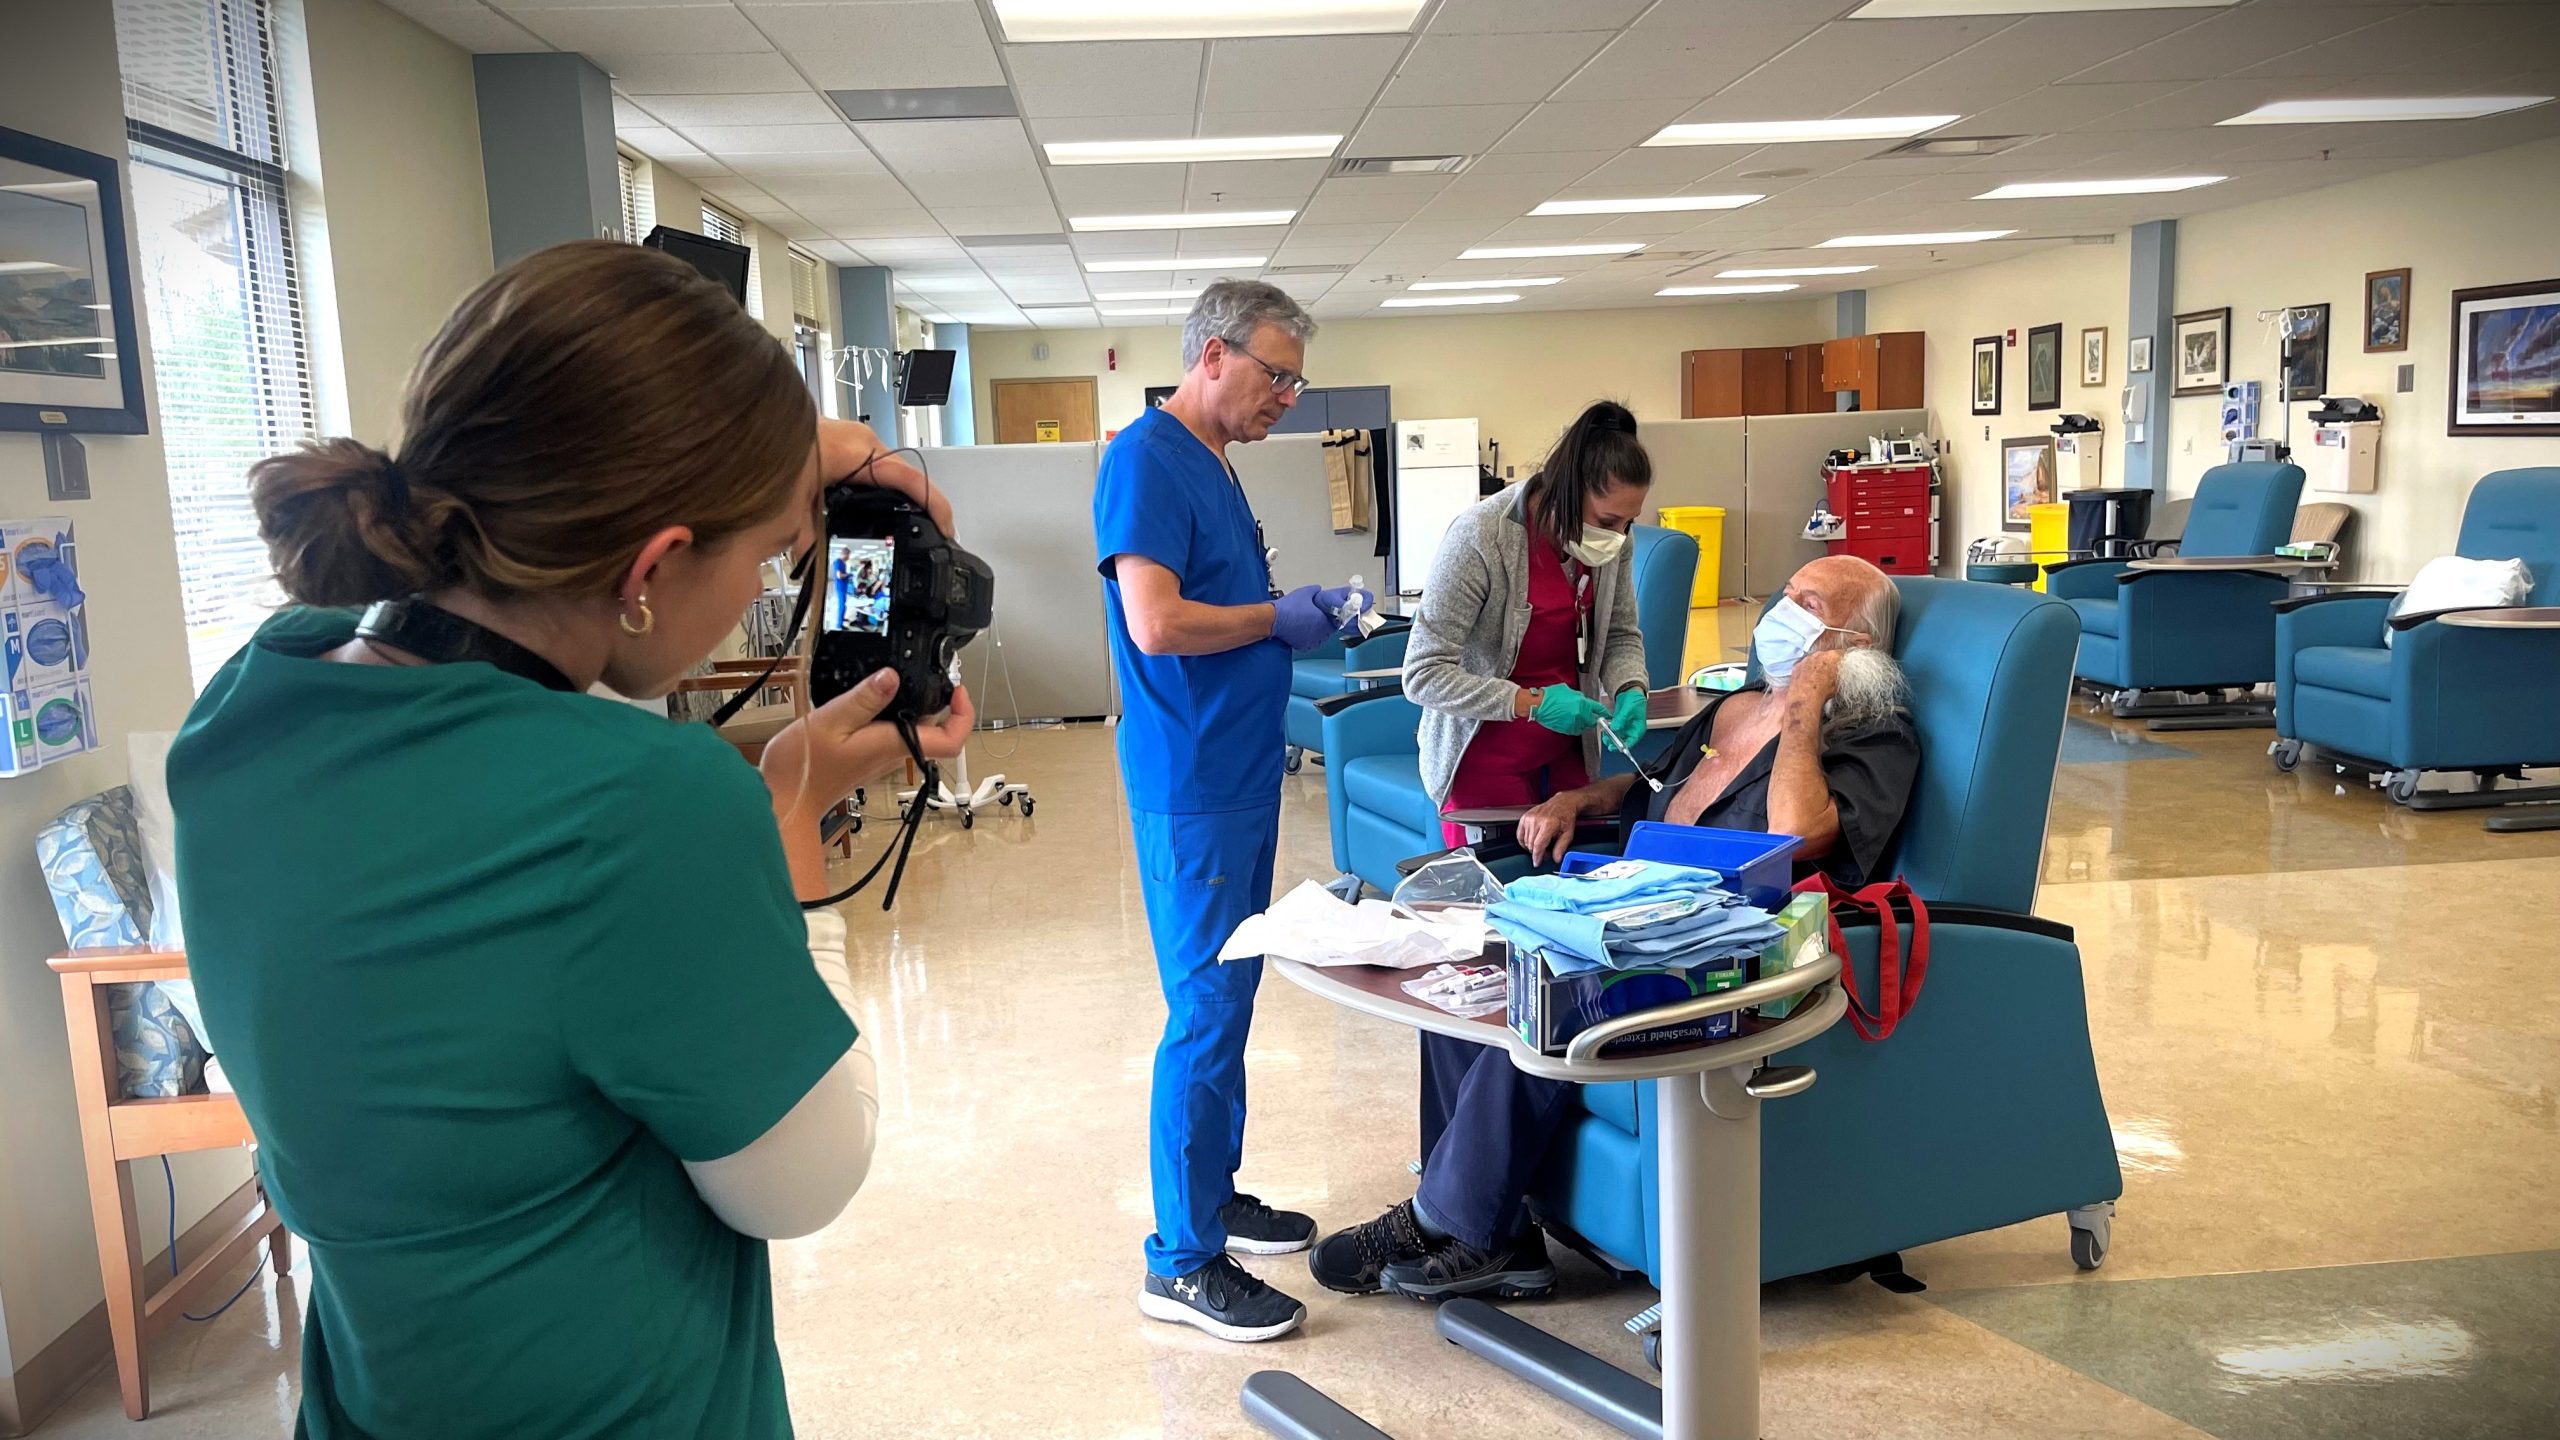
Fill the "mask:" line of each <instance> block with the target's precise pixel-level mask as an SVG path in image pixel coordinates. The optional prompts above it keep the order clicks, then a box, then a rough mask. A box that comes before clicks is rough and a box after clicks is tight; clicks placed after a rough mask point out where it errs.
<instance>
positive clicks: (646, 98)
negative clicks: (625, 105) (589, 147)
mask: <svg viewBox="0 0 2560 1440" xmlns="http://www.w3.org/2000/svg"><path fill="white" fill-rule="evenodd" d="M631 98H632V101H633V103H635V104H638V105H639V106H641V107H642V108H644V109H646V110H647V111H648V112H649V113H650V114H652V115H655V116H656V117H658V119H659V121H660V122H662V123H664V124H667V125H677V126H693V125H841V124H843V123H844V117H842V116H840V115H838V114H837V113H836V109H835V107H834V106H832V105H829V104H828V103H827V102H826V101H824V100H821V99H819V98H818V96H817V94H816V93H815V92H814V91H810V90H806V89H804V90H802V91H800V92H799V93H798V94H796V95H640V94H634V95H633V96H632V97H631Z"/></svg>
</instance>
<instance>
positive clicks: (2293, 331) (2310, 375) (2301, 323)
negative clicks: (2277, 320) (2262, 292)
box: [2283, 305, 2329, 401]
mask: <svg viewBox="0 0 2560 1440" xmlns="http://www.w3.org/2000/svg"><path fill="white" fill-rule="evenodd" d="M2284 339H2285V356H2286V359H2285V366H2284V377H2283V378H2284V398H2285V399H2286V400H2287V401H2294V400H2317V399H2319V398H2320V392H2321V391H2323V390H2326V389H2328V388H2329V307H2328V306H2326V305H2294V306H2289V307H2287V308H2286V310H2285V312H2284Z"/></svg>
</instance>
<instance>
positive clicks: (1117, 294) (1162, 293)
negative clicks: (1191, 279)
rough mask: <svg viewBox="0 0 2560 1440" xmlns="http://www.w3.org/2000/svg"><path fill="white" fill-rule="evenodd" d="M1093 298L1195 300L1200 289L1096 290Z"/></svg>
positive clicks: (1193, 287)
mask: <svg viewBox="0 0 2560 1440" xmlns="http://www.w3.org/2000/svg"><path fill="white" fill-rule="evenodd" d="M1093 298H1094V299H1096V300H1197V299H1199V298H1200V287H1199V286H1197V285H1194V286H1192V287H1191V288H1190V289H1188V290H1113V291H1110V292H1107V293H1106V292H1104V291H1100V290H1096V291H1094V292H1093Z"/></svg>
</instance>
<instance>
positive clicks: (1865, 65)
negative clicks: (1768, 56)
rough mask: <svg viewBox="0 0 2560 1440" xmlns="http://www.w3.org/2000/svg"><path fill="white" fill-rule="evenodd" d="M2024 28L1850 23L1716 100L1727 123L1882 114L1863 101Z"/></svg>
mask: <svg viewBox="0 0 2560 1440" xmlns="http://www.w3.org/2000/svg"><path fill="white" fill-rule="evenodd" d="M2016 23H2017V21H2016V19H2015V18H2014V17H2012V16H2007V15H1995V16H1981V15H1974V16H1964V17H1959V18H1950V19H1937V20H1846V21H1840V22H1837V23H1834V24H1830V25H1825V26H1823V27H1822V28H1821V29H1819V30H1816V31H1814V32H1813V33H1812V34H1811V35H1808V36H1806V37H1805V38H1804V39H1803V40H1802V41H1800V42H1798V43H1797V44H1795V45H1794V46H1791V47H1790V48H1789V49H1788V50H1787V51H1786V52H1785V53H1784V54H1781V55H1779V56H1777V57H1775V58H1774V59H1772V60H1770V61H1769V63H1767V64H1766V65H1763V66H1761V67H1760V68H1758V69H1756V70H1754V71H1752V72H1751V73H1750V74H1748V75H1746V76H1744V77H1742V78H1741V79H1739V80H1737V81H1735V82H1734V83H1733V84H1731V85H1729V86H1726V87H1725V88H1724V89H1723V90H1720V91H1718V92H1717V93H1716V97H1715V98H1716V100H1717V102H1718V103H1719V104H1720V105H1723V106H1725V107H1726V113H1725V114H1724V115H1723V116H1721V117H1719V118H1725V119H1741V120H1748V119H1772V120H1793V119H1802V118H1805V117H1808V116H1815V115H1831V114H1838V113H1841V112H1842V111H1843V110H1846V111H1848V112H1849V113H1852V114H1857V113H1864V114H1870V115H1873V114H1881V113H1884V112H1882V111H1878V110H1875V109H1871V108H1869V107H1867V106H1865V105H1863V104H1859V103H1856V102H1857V101H1858V99H1859V97H1863V96H1866V95H1870V94H1872V93H1874V92H1875V91H1878V90H1881V89H1883V88H1884V87H1886V86H1888V85H1891V84H1893V83H1895V82H1896V81H1899V80H1902V79H1905V78H1907V77H1908V76H1909V75H1910V74H1911V72H1912V71H1914V70H1917V69H1919V68H1920V67H1922V66H1924V65H1933V64H1935V63H1937V62H1938V61H1940V60H1944V59H1946V58H1947V57H1948V56H1950V55H1954V54H1956V53H1957V52H1959V51H1961V50H1964V49H1965V48H1967V47H1968V46H1971V45H1975V44H1978V43H1980V42H1981V41H1983V40H1986V39H1989V38H1990V37H1991V36H1993V35H1996V34H1998V33H1999V32H2000V31H2002V30H2005V29H2007V28H2008V27H2010V26H2011V25H2014V24H2016Z"/></svg>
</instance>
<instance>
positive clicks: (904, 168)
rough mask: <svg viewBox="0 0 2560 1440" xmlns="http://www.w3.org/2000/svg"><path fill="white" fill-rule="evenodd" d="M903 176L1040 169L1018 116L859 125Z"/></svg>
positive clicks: (865, 139) (875, 149)
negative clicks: (1007, 118)
mask: <svg viewBox="0 0 2560 1440" xmlns="http://www.w3.org/2000/svg"><path fill="white" fill-rule="evenodd" d="M854 128H855V129H856V130H858V131H859V132H861V135H862V139H863V142H864V143H865V144H868V145H869V146H870V147H871V148H872V150H873V152H874V153H876V154H878V155H879V157H880V158H881V159H882V160H883V161H885V162H887V163H888V166H889V168H890V169H892V170H894V171H896V172H898V173H899V174H900V175H921V174H945V175H973V174H991V173H1006V174H1019V173H1021V172H1023V171H1037V170H1038V169H1039V162H1038V160H1036V159H1035V158H1034V157H1033V155H1032V151H1031V142H1030V141H1029V140H1027V139H1025V138H1023V134H1022V124H1021V122H1020V121H1016V120H892V121H880V122H875V123H872V124H868V125H858V126H855V127H854Z"/></svg>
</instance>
